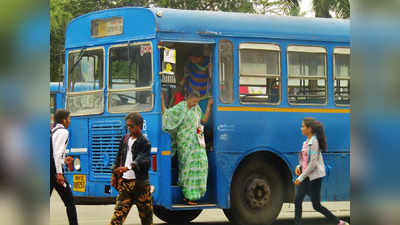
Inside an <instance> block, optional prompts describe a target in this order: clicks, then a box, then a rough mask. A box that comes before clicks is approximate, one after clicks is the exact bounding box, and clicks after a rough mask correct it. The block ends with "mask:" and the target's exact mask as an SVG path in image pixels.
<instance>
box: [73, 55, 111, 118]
mask: <svg viewBox="0 0 400 225" xmlns="http://www.w3.org/2000/svg"><path fill="white" fill-rule="evenodd" d="M103 68H104V50H103V49H102V48H100V49H92V50H78V51H72V52H70V53H69V55H68V73H69V74H68V97H67V108H68V110H69V111H70V112H71V114H72V115H88V114H98V113H101V112H103V109H104V107H103V104H104V103H103V102H104V97H103V95H102V90H103V88H104V81H103V80H104V76H103V74H104V69H103Z"/></svg>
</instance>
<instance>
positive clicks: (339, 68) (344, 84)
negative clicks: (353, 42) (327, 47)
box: [333, 48, 350, 105]
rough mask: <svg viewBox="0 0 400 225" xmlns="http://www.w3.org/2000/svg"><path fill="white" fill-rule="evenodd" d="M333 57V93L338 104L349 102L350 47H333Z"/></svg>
mask: <svg viewBox="0 0 400 225" xmlns="http://www.w3.org/2000/svg"><path fill="white" fill-rule="evenodd" d="M333 53H334V58H333V64H334V67H333V68H334V69H333V74H334V79H335V80H334V82H333V86H334V95H335V103H336V104H338V105H349V104H350V49H349V48H335V49H334V51H333Z"/></svg>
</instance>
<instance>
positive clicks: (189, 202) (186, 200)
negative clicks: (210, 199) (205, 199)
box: [183, 198, 197, 205]
mask: <svg viewBox="0 0 400 225" xmlns="http://www.w3.org/2000/svg"><path fill="white" fill-rule="evenodd" d="M183 201H185V202H186V204H188V205H197V202H192V201H189V200H188V199H186V198H183Z"/></svg>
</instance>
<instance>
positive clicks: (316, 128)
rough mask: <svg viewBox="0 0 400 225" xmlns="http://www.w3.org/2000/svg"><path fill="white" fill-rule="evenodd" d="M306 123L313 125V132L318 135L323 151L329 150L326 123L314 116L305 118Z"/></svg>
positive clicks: (308, 125)
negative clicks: (325, 129)
mask: <svg viewBox="0 0 400 225" xmlns="http://www.w3.org/2000/svg"><path fill="white" fill-rule="evenodd" d="M303 122H304V125H306V127H311V132H312V134H314V135H315V136H317V139H318V144H319V148H320V149H321V151H322V152H327V151H328V144H327V142H326V137H325V131H324V125H323V124H322V123H321V122H319V121H318V120H316V119H314V118H304V120H303Z"/></svg>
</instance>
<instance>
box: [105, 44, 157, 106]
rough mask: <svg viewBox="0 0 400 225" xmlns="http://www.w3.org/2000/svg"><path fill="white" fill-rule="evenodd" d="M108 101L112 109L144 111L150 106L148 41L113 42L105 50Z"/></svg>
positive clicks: (149, 49) (151, 100) (150, 65)
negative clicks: (107, 61) (122, 43)
mask: <svg viewBox="0 0 400 225" xmlns="http://www.w3.org/2000/svg"><path fill="white" fill-rule="evenodd" d="M109 65H110V68H109V77H110V79H109V98H108V99H109V103H108V110H109V112H112V113H121V112H134V111H135V112H145V111H150V110H152V108H153V94H152V90H151V85H152V81H153V70H152V68H153V67H152V45H151V43H150V42H146V43H143V42H142V43H134V44H130V45H129V47H128V45H127V44H125V45H117V46H113V47H111V48H110V52H109Z"/></svg>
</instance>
